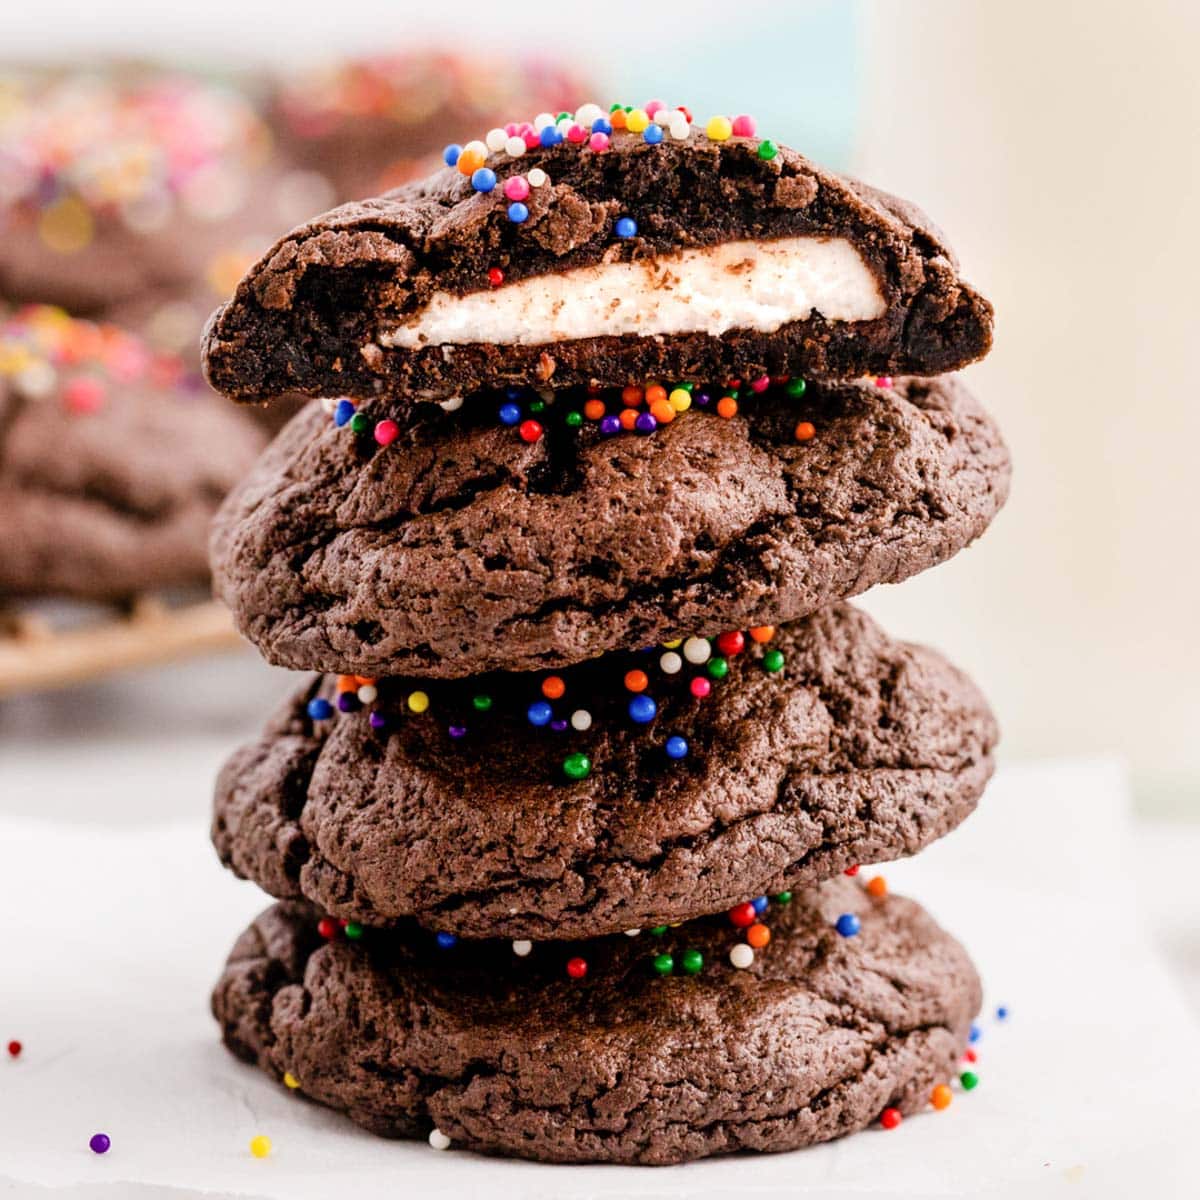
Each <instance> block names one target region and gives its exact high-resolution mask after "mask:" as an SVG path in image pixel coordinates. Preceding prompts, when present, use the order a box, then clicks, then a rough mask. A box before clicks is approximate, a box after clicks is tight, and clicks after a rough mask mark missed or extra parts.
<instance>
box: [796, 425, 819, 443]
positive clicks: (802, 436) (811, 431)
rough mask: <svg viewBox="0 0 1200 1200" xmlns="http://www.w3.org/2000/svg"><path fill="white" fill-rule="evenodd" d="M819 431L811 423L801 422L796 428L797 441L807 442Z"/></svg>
mask: <svg viewBox="0 0 1200 1200" xmlns="http://www.w3.org/2000/svg"><path fill="white" fill-rule="evenodd" d="M816 432H817V430H816V427H815V426H814V425H813V423H812V422H811V421H801V422H800V424H799V425H797V426H796V441H798V442H807V441H808V439H809V438H810V437H813V436H815V434H816Z"/></svg>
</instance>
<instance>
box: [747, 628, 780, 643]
mask: <svg viewBox="0 0 1200 1200" xmlns="http://www.w3.org/2000/svg"><path fill="white" fill-rule="evenodd" d="M774 636H775V626H774V625H755V626H754V627H753V628H752V629H751V630H750V637H751V638H752V639H753V640H754V641H756V642H758V643H759V644H760V645H761V644H762V643H763V642H769V641H770V640H771V639H772V638H773V637H774Z"/></svg>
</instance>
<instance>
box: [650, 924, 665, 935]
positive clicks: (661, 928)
mask: <svg viewBox="0 0 1200 1200" xmlns="http://www.w3.org/2000/svg"><path fill="white" fill-rule="evenodd" d="M666 932H667V927H666V926H665V925H655V926H654V928H653V929H651V930H650V935H651V936H652V937H662V935H663V934H664V933H666Z"/></svg>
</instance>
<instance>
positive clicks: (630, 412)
mask: <svg viewBox="0 0 1200 1200" xmlns="http://www.w3.org/2000/svg"><path fill="white" fill-rule="evenodd" d="M637 419H638V415H637V409H634V408H623V409H621V415H620V416H619V417H618V418H617V420H619V421H620V422H621V428H622V429H624V430H626V431H627V432H628V431H629V430H630V429H632V428H633V427H634V426H635V425H636V424H637Z"/></svg>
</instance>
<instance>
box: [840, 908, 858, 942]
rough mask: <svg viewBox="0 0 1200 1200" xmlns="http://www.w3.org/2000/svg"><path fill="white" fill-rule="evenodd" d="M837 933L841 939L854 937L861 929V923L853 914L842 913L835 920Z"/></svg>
mask: <svg viewBox="0 0 1200 1200" xmlns="http://www.w3.org/2000/svg"><path fill="white" fill-rule="evenodd" d="M836 928H837V931H838V933H840V934H841V935H842V937H847V938H849V937H854V935H855V934H856V933H858V931H859V930H860V929H861V928H862V922H861V921H860V920H859V919H858V917H857V916H855V914H854V913H842V915H841V916H840V917H838V919H837V926H836Z"/></svg>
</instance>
